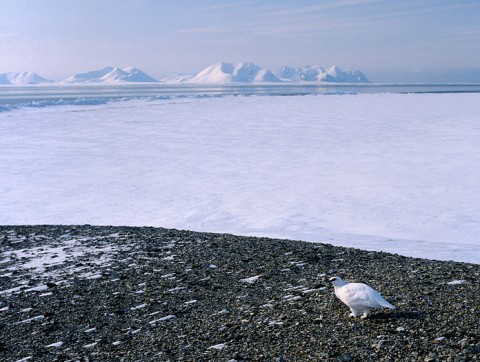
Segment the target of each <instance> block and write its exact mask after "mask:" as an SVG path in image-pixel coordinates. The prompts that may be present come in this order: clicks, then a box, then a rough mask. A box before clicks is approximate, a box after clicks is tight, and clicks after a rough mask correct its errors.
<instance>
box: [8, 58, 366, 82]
mask: <svg viewBox="0 0 480 362" xmlns="http://www.w3.org/2000/svg"><path fill="white" fill-rule="evenodd" d="M156 82H162V83H174V84H178V83H198V84H227V83H295V82H297V83H304V82H308V83H311V82H318V83H370V81H369V80H368V79H367V77H366V76H365V75H364V74H363V73H362V72H361V71H359V70H355V71H343V70H342V69H340V68H339V67H338V66H336V65H333V66H331V67H328V68H324V67H322V66H320V65H306V66H303V67H291V66H283V67H280V68H277V69H274V70H269V69H267V68H265V67H262V66H260V65H258V64H255V63H251V62H240V63H235V64H234V63H225V62H220V63H215V64H212V65H210V66H208V67H206V68H205V69H203V70H201V71H200V72H198V73H196V74H176V75H171V76H169V77H166V78H163V79H161V80H157V79H155V78H153V77H151V76H150V75H148V74H147V73H145V72H143V71H142V70H140V69H138V68H134V67H125V68H123V69H122V68H119V67H113V66H107V67H105V68H102V69H99V70H92V71H87V72H83V73H77V74H74V75H72V76H70V77H68V78H66V79H64V80H61V81H59V82H54V81H51V80H47V79H45V78H43V77H41V76H40V75H38V74H37V73H34V72H20V73H19V72H9V73H2V74H0V84H1V85H5V84H8V85H29V84H46V83H59V84H81V83H83V84H122V83H156Z"/></svg>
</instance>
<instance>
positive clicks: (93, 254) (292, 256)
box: [0, 225, 480, 362]
mask: <svg viewBox="0 0 480 362" xmlns="http://www.w3.org/2000/svg"><path fill="white" fill-rule="evenodd" d="M0 247H1V249H0V250H1V255H0V360H1V361H231V362H233V361H477V360H480V297H479V296H480V265H476V264H467V263H458V262H446V261H432V260H425V259H415V258H409V257H403V256H399V255H392V254H387V253H381V252H368V251H362V250H357V249H352V248H342V247H334V246H331V245H327V244H315V243H306V242H302V241H291V240H278V239H268V238H256V237H240V236H233V235H228V234H210V233H198V232H191V231H180V230H171V229H162V228H148V227H108V226H101V227H100V226H99V227H95V226H90V225H83V226H0ZM333 275H339V276H341V277H342V278H343V279H345V280H347V281H356V282H364V283H367V284H369V285H371V286H372V287H374V288H375V289H377V290H378V291H379V292H380V293H381V294H382V295H383V296H384V298H385V299H386V300H388V301H389V302H390V303H392V304H394V305H395V306H396V307H397V309H396V310H393V311H391V310H387V309H381V310H375V311H374V312H373V313H372V315H371V316H370V318H368V319H365V320H361V319H359V318H357V319H351V318H349V317H348V314H349V309H348V307H346V306H345V305H344V304H343V303H341V302H340V301H339V300H338V299H336V298H335V296H334V294H333V287H332V286H331V285H330V283H328V278H329V277H330V276H333Z"/></svg>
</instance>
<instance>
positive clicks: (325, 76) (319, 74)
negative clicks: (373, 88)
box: [273, 65, 369, 83]
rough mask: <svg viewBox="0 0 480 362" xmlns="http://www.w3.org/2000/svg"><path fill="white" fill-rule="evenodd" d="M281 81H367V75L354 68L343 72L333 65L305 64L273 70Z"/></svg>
mask: <svg viewBox="0 0 480 362" xmlns="http://www.w3.org/2000/svg"><path fill="white" fill-rule="evenodd" d="M273 74H275V75H276V76H277V77H278V78H280V79H281V80H282V81H294V82H333V83H368V82H369V81H368V79H367V77H365V75H364V74H363V73H362V72H360V71H358V70H356V71H353V72H345V71H343V70H341V69H340V68H339V67H338V66H336V65H334V66H332V67H330V68H328V69H327V70H325V69H324V68H322V67H321V66H319V65H313V66H310V65H307V66H305V67H303V68H294V67H288V66H286V67H281V68H279V69H276V70H275V71H273Z"/></svg>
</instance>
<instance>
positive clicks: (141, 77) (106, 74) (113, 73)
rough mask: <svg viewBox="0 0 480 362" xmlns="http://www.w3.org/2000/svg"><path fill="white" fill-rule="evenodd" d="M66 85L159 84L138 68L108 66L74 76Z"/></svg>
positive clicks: (68, 79) (66, 80) (66, 81)
mask: <svg viewBox="0 0 480 362" xmlns="http://www.w3.org/2000/svg"><path fill="white" fill-rule="evenodd" d="M63 82H64V83H124V82H135V83H137V82H158V80H156V79H154V78H152V77H150V76H149V75H147V74H146V73H144V72H142V71H141V70H140V69H138V68H134V67H126V68H124V69H121V68H118V67H112V66H108V67H105V68H103V69H100V70H93V71H90V72H86V73H80V74H76V75H73V76H71V77H69V78H67V79H65V80H64V81H63Z"/></svg>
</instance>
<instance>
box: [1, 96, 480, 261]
mask: <svg viewBox="0 0 480 362" xmlns="http://www.w3.org/2000/svg"><path fill="white" fill-rule="evenodd" d="M478 114H480V93H471V94H465V93H464V94H358V95H332V96H326V95H317V96H303V97H301V96H291V97H275V96H258V97H224V98H206V99H199V98H195V99H193V98H192V99H188V98H186V99H183V100H182V99H176V100H161V99H156V100H152V101H148V100H133V101H126V102H116V103H112V104H98V105H95V106H85V105H81V104H79V105H67V106H55V107H45V108H19V109H15V110H12V111H11V112H2V113H0V134H1V135H2V136H1V137H0V149H1V150H2V152H1V153H0V174H1V175H2V177H1V179H0V194H1V199H2V203H1V204H0V224H96V225H133V226H140V225H151V226H162V227H172V228H177V229H191V230H197V231H211V232H222V233H223V232H228V233H233V234H241V235H256V236H269V237H280V238H292V239H300V240H306V241H312V242H328V243H331V244H335V245H343V246H352V247H358V248H364V249H368V250H383V251H388V252H395V253H400V254H403V255H409V256H416V257H426V258H432V259H451V260H458V261H467V262H474V263H478V260H480V217H479V215H480V183H479V182H478V180H479V179H480V167H478V165H480V146H479V145H480V143H479V142H478V140H479V139H480V123H479V122H478ZM50 252H56V253H57V255H58V256H57V258H52V256H54V254H53V253H50ZM50 252H49V253H48V254H45V255H41V254H38V256H39V258H38V259H35V260H33V259H32V264H31V267H33V268H36V269H38V270H41V269H42V268H44V265H43V264H50V265H51V264H53V263H57V262H61V261H62V259H64V258H65V253H66V249H65V248H63V247H59V249H57V250H50ZM9 257H10V256H9ZM40 257H41V258H40Z"/></svg>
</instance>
